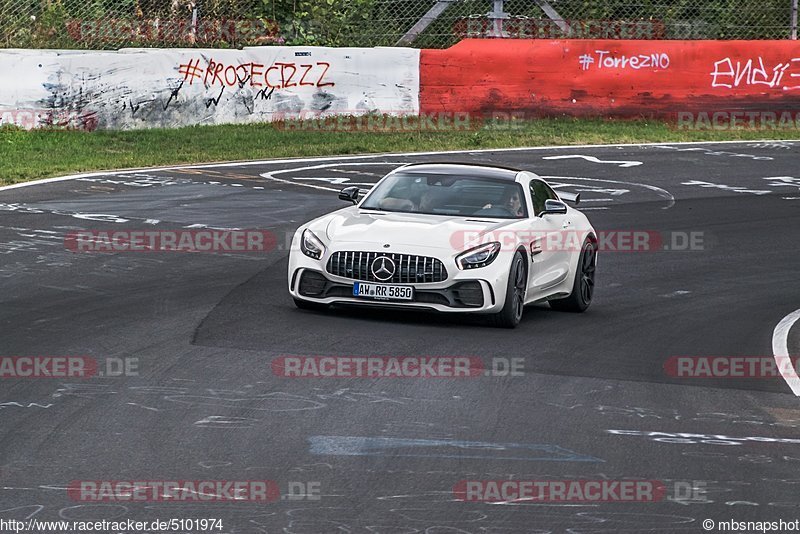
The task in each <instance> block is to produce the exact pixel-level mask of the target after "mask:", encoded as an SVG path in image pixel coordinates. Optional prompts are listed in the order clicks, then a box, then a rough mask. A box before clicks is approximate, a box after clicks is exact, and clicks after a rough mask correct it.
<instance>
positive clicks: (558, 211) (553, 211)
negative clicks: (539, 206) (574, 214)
mask: <svg viewBox="0 0 800 534" xmlns="http://www.w3.org/2000/svg"><path fill="white" fill-rule="evenodd" d="M566 213H567V205H566V204H564V203H563V202H561V201H560V200H551V199H547V200H545V201H544V211H543V212H542V213H541V214H540V215H565V214H566Z"/></svg>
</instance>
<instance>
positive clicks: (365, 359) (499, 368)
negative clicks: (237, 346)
mask: <svg viewBox="0 0 800 534" xmlns="http://www.w3.org/2000/svg"><path fill="white" fill-rule="evenodd" d="M272 373H273V374H274V375H275V376H280V377H283V378H476V377H481V376H490V377H506V376H511V377H517V376H523V375H524V373H525V359H524V358H502V357H495V358H491V361H489V362H488V363H487V362H484V360H483V359H482V358H478V357H475V356H281V357H278V358H275V359H274V360H272Z"/></svg>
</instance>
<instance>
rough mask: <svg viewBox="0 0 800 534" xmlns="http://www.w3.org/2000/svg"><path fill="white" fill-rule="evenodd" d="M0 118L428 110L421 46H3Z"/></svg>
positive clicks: (97, 124) (85, 121) (63, 120)
mask: <svg viewBox="0 0 800 534" xmlns="http://www.w3.org/2000/svg"><path fill="white" fill-rule="evenodd" d="M0 69H1V70H0V71H1V72H3V73H4V75H3V76H2V77H0V122H6V123H8V122H13V123H17V124H19V125H21V126H23V127H28V128H31V127H37V126H47V125H50V124H55V125H60V126H66V127H75V128H82V129H87V130H92V129H95V128H100V129H120V130H124V129H133V128H152V127H179V126H189V125H195V124H237V123H252V122H268V121H272V120H275V119H276V118H282V117H284V116H286V115H298V114H314V115H322V116H325V115H337V114H339V115H341V114H363V113H367V112H376V113H387V114H417V113H419V50H414V49H409V48H323V47H303V48H300V47H277V46H269V47H255V48H245V49H244V50H201V49H185V50H172V49H170V50H157V49H127V50H120V51H119V52H88V53H76V52H66V53H62V52H53V51H27V52H21V51H12V52H8V53H4V52H0Z"/></svg>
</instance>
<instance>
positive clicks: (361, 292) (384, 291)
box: [353, 282, 414, 300]
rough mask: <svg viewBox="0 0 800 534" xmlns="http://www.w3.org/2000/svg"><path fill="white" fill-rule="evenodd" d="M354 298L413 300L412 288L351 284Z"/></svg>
mask: <svg viewBox="0 0 800 534" xmlns="http://www.w3.org/2000/svg"><path fill="white" fill-rule="evenodd" d="M353 296H354V297H366V298H371V299H379V300H413V299H414V288H413V287H412V286H395V285H390V284H364V283H361V282H356V283H355V284H353Z"/></svg>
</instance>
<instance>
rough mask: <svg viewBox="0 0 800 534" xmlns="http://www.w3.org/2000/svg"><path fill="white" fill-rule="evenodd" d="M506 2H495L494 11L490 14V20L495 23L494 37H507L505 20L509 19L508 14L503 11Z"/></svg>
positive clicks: (502, 0)
mask: <svg viewBox="0 0 800 534" xmlns="http://www.w3.org/2000/svg"><path fill="white" fill-rule="evenodd" d="M503 4H504V0H494V9H492V12H491V13H489V18H491V19H492V20H493V21H494V24H493V27H492V37H505V36H504V35H503V20H505V19H507V18H508V13H506V12H504V11H503V7H504V5H503Z"/></svg>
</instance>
